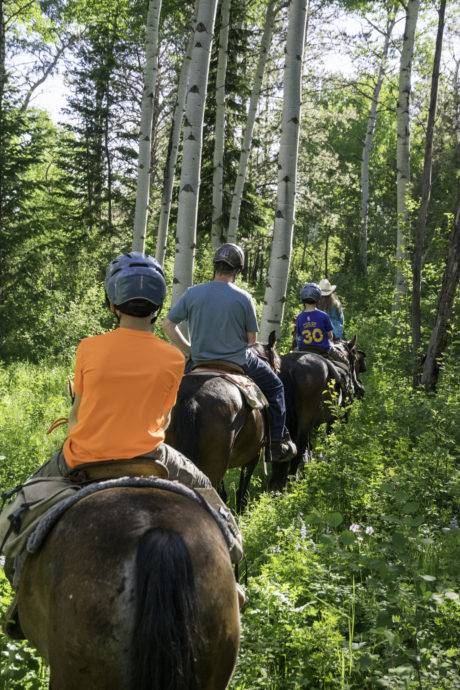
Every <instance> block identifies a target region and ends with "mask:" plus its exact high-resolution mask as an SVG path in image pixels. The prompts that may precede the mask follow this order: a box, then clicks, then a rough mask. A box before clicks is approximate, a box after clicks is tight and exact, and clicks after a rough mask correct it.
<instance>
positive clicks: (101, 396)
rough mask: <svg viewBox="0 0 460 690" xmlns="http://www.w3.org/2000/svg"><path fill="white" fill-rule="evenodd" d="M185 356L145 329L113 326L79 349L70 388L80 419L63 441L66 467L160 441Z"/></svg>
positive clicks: (129, 454)
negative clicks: (72, 385) (115, 327)
mask: <svg viewBox="0 0 460 690" xmlns="http://www.w3.org/2000/svg"><path fill="white" fill-rule="evenodd" d="M183 371H184V356H183V355H182V353H181V352H180V351H179V350H178V349H177V348H175V347H173V346H172V345H169V344H168V343H166V342H165V341H164V340H161V339H160V338H157V337H156V336H155V335H153V333H149V332H147V331H134V330H132V329H130V328H117V329H116V330H114V331H111V332H109V333H104V334H103V335H96V336H93V337H92V338H85V339H84V340H82V341H81V343H80V344H79V346H78V348H77V358H76V364H75V377H74V386H75V393H76V394H77V395H79V396H80V397H81V401H80V407H79V410H78V421H77V423H76V424H75V426H74V427H73V428H72V429H71V431H70V432H69V435H68V437H67V439H66V441H65V443H64V457H65V459H66V462H67V464H68V465H69V466H70V467H75V466H76V465H80V464H82V463H85V462H97V461H99V460H112V459H117V458H119V459H122V458H125V459H126V458H134V457H136V456H138V455H143V454H144V453H148V452H150V451H152V450H153V449H154V448H157V447H158V446H159V445H160V443H162V442H163V441H164V437H165V432H164V425H165V418H166V417H167V415H168V413H169V411H170V410H171V408H172V407H173V406H174V403H175V402H176V395H177V389H178V388H179V384H180V381H181V378H182V374H183Z"/></svg>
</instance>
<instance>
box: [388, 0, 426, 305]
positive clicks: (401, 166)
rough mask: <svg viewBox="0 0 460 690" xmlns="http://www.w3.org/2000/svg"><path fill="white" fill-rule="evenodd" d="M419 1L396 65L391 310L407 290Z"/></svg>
mask: <svg viewBox="0 0 460 690" xmlns="http://www.w3.org/2000/svg"><path fill="white" fill-rule="evenodd" d="M419 8H420V0H407V6H406V24H405V27H404V39H403V47H402V53H401V62H400V67H399V95H398V104H397V108H396V113H397V116H396V117H397V144H396V167H397V183H396V184H397V187H396V210H397V232H396V279H395V302H394V309H395V310H396V309H398V307H399V306H400V305H401V300H402V298H403V297H404V296H405V294H406V292H407V285H406V279H405V276H404V266H403V263H404V260H405V259H406V238H405V235H406V233H407V226H408V223H409V213H408V209H407V196H408V194H409V185H410V112H409V105H410V91H411V73H412V57H413V53H414V43H415V28H416V26H417V18H418V11H419Z"/></svg>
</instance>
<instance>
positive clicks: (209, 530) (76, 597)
mask: <svg viewBox="0 0 460 690" xmlns="http://www.w3.org/2000/svg"><path fill="white" fill-rule="evenodd" d="M18 605H19V617H20V620H21V626H22V629H23V632H24V634H25V636H26V637H27V638H28V639H29V640H30V642H31V643H32V644H33V645H34V646H35V647H36V648H37V650H38V651H39V653H40V654H41V655H42V656H43V657H44V658H45V659H46V660H47V661H48V663H49V665H50V685H49V687H50V688H51V689H52V690H224V688H226V687H227V685H228V683H229V680H230V677H231V675H232V672H233V668H234V665H235V661H236V657H237V652H238V646H239V628H240V620H239V607H238V599H237V593H236V588H235V577H234V574H233V570H232V566H231V563H230V557H229V554H228V549H227V546H226V543H225V541H224V538H223V536H222V533H221V532H220V529H219V527H218V526H217V524H216V523H215V521H214V519H213V518H212V517H211V516H210V515H209V514H208V513H207V512H206V511H205V510H203V509H202V508H201V506H200V505H198V504H197V503H195V502H194V501H192V500H190V499H189V498H186V497H184V496H182V495H179V496H178V495H177V494H174V493H171V492H169V491H164V490H161V489H157V488H154V489H152V488H110V489H104V490H102V491H99V492H97V493H95V494H92V495H90V496H86V497H85V498H82V499H81V500H80V501H79V502H78V503H76V504H75V505H74V506H73V507H71V508H69V509H68V510H67V512H65V513H64V514H63V515H62V517H61V519H60V521H59V522H58V523H57V525H56V526H55V527H54V528H53V529H52V531H51V532H50V534H49V535H48V536H47V538H46V541H45V542H44V544H43V546H42V547H41V550H40V551H39V552H38V553H36V554H32V555H28V557H27V559H26V561H25V564H24V567H23V571H22V576H21V584H20V588H19V592H18Z"/></svg>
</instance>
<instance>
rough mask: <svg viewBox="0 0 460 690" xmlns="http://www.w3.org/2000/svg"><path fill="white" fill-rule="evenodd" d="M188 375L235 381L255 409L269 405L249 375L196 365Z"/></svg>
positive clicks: (250, 405) (248, 402)
mask: <svg viewBox="0 0 460 690" xmlns="http://www.w3.org/2000/svg"><path fill="white" fill-rule="evenodd" d="M186 376H219V377H220V378H221V379H225V380H226V381H230V383H233V384H234V385H235V386H236V387H237V388H238V389H239V390H240V391H241V393H242V394H243V397H244V399H245V400H246V402H247V404H248V405H249V407H250V408H251V409H253V410H262V409H263V408H264V407H268V400H267V398H266V397H265V395H264V394H263V393H262V391H261V390H260V388H259V386H257V385H256V384H255V383H254V381H253V380H252V379H250V378H249V377H248V376H242V375H240V374H230V373H228V372H226V371H219V369H208V368H205V367H203V368H201V367H196V369H193V371H191V372H190V373H188V374H186Z"/></svg>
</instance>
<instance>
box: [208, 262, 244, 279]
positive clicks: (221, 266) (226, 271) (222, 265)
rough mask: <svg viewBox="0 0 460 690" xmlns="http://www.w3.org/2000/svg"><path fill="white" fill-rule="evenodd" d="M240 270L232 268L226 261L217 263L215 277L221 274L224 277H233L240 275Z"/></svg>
mask: <svg viewBox="0 0 460 690" xmlns="http://www.w3.org/2000/svg"><path fill="white" fill-rule="evenodd" d="M238 270H239V269H238V268H233V266H230V265H229V264H227V263H226V262H225V261H216V262H215V264H214V275H215V274H216V273H220V274H221V275H224V276H233V275H236V274H237V273H238Z"/></svg>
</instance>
